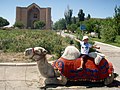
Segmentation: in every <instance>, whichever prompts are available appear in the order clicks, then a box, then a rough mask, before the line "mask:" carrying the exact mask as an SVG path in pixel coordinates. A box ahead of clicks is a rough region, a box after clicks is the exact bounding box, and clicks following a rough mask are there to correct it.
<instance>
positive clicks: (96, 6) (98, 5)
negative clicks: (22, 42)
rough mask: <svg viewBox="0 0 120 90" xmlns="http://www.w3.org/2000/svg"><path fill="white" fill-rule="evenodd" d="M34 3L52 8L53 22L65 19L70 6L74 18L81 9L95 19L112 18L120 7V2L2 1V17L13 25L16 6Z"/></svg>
mask: <svg viewBox="0 0 120 90" xmlns="http://www.w3.org/2000/svg"><path fill="white" fill-rule="evenodd" d="M32 3H36V4H37V5H39V6H40V7H51V8H52V9H51V14H52V20H53V22H55V21H57V20H59V19H60V18H63V17H64V12H65V9H66V8H67V6H68V5H69V7H70V9H72V10H73V16H77V14H78V11H79V9H83V11H84V13H85V15H86V16H87V15H88V14H90V15H91V17H93V18H106V17H112V16H113V15H114V8H115V6H116V5H117V6H120V0H0V17H4V18H6V19H7V20H8V21H9V22H10V25H13V24H14V22H15V17H16V6H21V7H27V6H29V5H30V4H32Z"/></svg>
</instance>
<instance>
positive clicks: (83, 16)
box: [78, 9, 85, 21]
mask: <svg viewBox="0 0 120 90" xmlns="http://www.w3.org/2000/svg"><path fill="white" fill-rule="evenodd" d="M78 18H79V21H84V20H85V13H83V10H82V9H80V10H79V12H78Z"/></svg>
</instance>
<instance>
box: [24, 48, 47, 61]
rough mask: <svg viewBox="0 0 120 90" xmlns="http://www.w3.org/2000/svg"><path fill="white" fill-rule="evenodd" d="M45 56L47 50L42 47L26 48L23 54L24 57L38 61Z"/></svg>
mask: <svg viewBox="0 0 120 90" xmlns="http://www.w3.org/2000/svg"><path fill="white" fill-rule="evenodd" d="M46 54H47V50H45V49H44V48H42V47H34V48H27V49H26V50H25V52H24V55H25V56H29V57H31V58H32V59H34V60H39V59H41V58H43V57H45V56H46Z"/></svg>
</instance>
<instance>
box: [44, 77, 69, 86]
mask: <svg viewBox="0 0 120 90" xmlns="http://www.w3.org/2000/svg"><path fill="white" fill-rule="evenodd" d="M66 83H67V79H66V78H65V77H62V78H61V79H57V78H47V79H46V80H45V85H66Z"/></svg>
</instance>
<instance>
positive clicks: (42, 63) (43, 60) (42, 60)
mask: <svg viewBox="0 0 120 90" xmlns="http://www.w3.org/2000/svg"><path fill="white" fill-rule="evenodd" d="M37 63H38V64H40V65H41V66H43V65H46V64H47V63H48V62H47V60H46V57H44V58H42V59H41V60H38V61H37Z"/></svg>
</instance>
